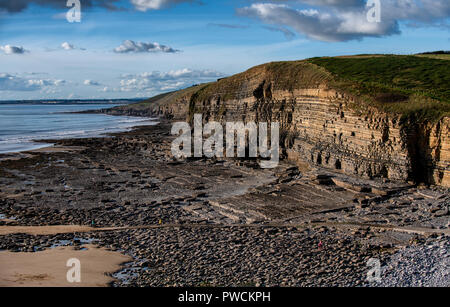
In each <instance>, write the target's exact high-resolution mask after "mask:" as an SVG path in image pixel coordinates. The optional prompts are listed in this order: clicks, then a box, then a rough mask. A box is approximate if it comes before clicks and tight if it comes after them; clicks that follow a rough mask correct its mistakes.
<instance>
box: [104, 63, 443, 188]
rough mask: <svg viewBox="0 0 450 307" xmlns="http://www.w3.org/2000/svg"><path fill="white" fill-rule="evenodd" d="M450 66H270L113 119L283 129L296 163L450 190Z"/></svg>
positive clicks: (175, 94) (287, 153) (284, 143)
mask: <svg viewBox="0 0 450 307" xmlns="http://www.w3.org/2000/svg"><path fill="white" fill-rule="evenodd" d="M449 63H450V62H448V61H447V60H438V59H429V58H420V57H414V56H362V57H350V58H347V57H346V58H321V59H310V60H304V61H294V62H276V63H268V64H264V65H260V66H256V67H254V68H251V69H249V70H248V71H246V72H243V73H241V74H237V75H234V76H231V77H228V78H224V79H221V80H218V81H217V82H213V83H209V84H204V85H199V86H195V87H191V88H188V89H184V90H181V91H177V92H172V93H168V94H163V95H160V96H156V97H154V98H152V99H150V100H148V101H144V102H142V103H140V104H137V105H131V106H126V107H122V109H121V110H116V111H108V112H118V113H126V114H130V115H160V116H165V117H168V118H172V119H182V120H192V116H193V114H194V113H202V114H203V115H204V116H203V118H204V120H205V121H210V120H216V121H220V122H224V121H237V120H242V121H244V122H246V121H257V122H258V121H278V122H280V127H281V131H280V136H281V143H282V144H281V145H282V148H283V154H284V156H285V157H286V158H288V159H291V160H294V161H307V162H309V163H313V164H317V165H321V166H323V167H326V168H332V169H336V170H340V171H342V172H344V173H347V174H354V175H359V176H363V177H371V178H372V177H383V178H389V179H393V180H412V181H415V182H425V183H428V184H437V185H442V186H446V187H450V117H449V114H450V100H449V94H450V90H449V88H448V87H449V86H448V84H450V76H449V68H450V66H449ZM371 69H375V71H370V70H371ZM427 74H432V75H427ZM447 81H448V82H447ZM143 113H145V114H143Z"/></svg>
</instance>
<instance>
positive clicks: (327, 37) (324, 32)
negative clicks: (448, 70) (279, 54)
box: [237, 0, 450, 41]
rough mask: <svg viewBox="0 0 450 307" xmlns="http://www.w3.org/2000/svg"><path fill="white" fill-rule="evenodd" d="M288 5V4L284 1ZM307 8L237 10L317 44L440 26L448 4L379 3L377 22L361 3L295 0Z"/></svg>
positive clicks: (419, 0)
mask: <svg viewBox="0 0 450 307" xmlns="http://www.w3.org/2000/svg"><path fill="white" fill-rule="evenodd" d="M284 2H289V1H284ZM290 2H296V3H298V2H301V3H304V4H307V5H309V6H311V7H310V8H308V9H297V8H294V7H291V6H289V5H286V4H274V3H254V4H252V5H250V6H248V7H244V8H239V9H237V13H238V14H239V15H241V16H247V17H252V18H256V19H259V20H261V21H262V22H264V23H266V24H270V25H275V26H283V27H289V28H291V29H293V30H295V31H296V32H297V33H300V34H303V35H305V36H307V37H309V38H312V39H316V40H321V41H348V40H354V39H362V38H364V37H379V36H386V35H393V34H399V33H400V28H399V23H400V22H406V23H414V24H415V25H416V26H417V24H421V25H440V26H442V23H446V22H448V17H449V16H450V1H448V0H383V1H381V22H370V21H369V20H368V18H367V12H368V9H369V8H368V7H366V2H367V1H365V0H343V1H338V0H298V1H290Z"/></svg>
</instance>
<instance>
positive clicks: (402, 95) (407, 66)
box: [308, 55, 450, 120]
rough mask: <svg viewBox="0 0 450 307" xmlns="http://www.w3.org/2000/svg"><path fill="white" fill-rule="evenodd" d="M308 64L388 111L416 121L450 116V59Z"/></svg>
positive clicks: (360, 59)
mask: <svg viewBox="0 0 450 307" xmlns="http://www.w3.org/2000/svg"><path fill="white" fill-rule="evenodd" d="M441 56H442V55H441ZM443 56H446V55H443ZM308 61H309V62H310V63H313V64H315V65H318V66H320V67H322V68H325V69H326V70H327V71H329V72H331V73H332V74H333V76H334V77H335V80H334V82H333V85H334V86H335V87H337V88H338V89H341V90H343V91H346V92H350V93H351V94H354V95H355V96H357V97H360V98H363V100H364V101H366V102H368V103H369V104H371V105H374V106H376V107H378V108H381V109H382V110H384V111H386V112H393V113H398V114H402V115H404V116H405V118H406V117H407V118H414V119H416V120H438V119H440V118H441V117H442V116H449V115H450V63H449V61H448V60H443V59H436V58H428V57H420V56H404V55H386V56H359V57H358V56H357V57H341V58H313V59H309V60H308Z"/></svg>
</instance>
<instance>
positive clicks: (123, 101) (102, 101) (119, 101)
mask: <svg viewBox="0 0 450 307" xmlns="http://www.w3.org/2000/svg"><path fill="white" fill-rule="evenodd" d="M141 100H143V98H130V99H33V100H31V99H30V100H0V104H38V105H68V104H80V105H82V104H87V105H92V104H114V105H118V104H130V103H135V102H138V101H141Z"/></svg>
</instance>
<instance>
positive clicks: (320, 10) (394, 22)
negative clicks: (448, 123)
mask: <svg viewBox="0 0 450 307" xmlns="http://www.w3.org/2000/svg"><path fill="white" fill-rule="evenodd" d="M366 2H367V1H366V0H341V1H338V0H291V1H280V0H272V1H261V2H260V1H252V0H235V1H234V0H223V1H221V0H215V1H207V0H203V1H201V2H200V1H185V0H119V1H106V0H97V1H95V0H81V1H80V3H81V13H82V16H81V22H79V23H77V22H74V23H70V22H68V21H67V19H66V17H65V14H66V13H67V11H68V10H69V8H68V7H66V5H65V4H66V0H16V1H9V0H7V1H5V0H0V100H9V99H54V98H55V99H56V98H62V99H65V98H83V99H89V98H134V97H150V96H153V95H156V94H158V93H161V92H164V91H169V90H174V89H178V88H182V87H186V86H190V85H192V84H195V83H201V82H208V81H211V80H215V79H217V78H219V77H223V76H227V75H231V74H234V73H238V72H241V71H243V70H245V69H247V68H249V67H251V66H254V65H257V64H261V63H265V62H270V61H279V60H297V59H304V58H308V57H314V56H334V55H344V54H359V53H401V54H411V53H417V52H422V51H431V50H449V49H450V48H449V47H450V34H449V29H450V26H449V19H450V18H449V16H450V1H448V0H380V9H381V10H380V22H373V21H372V22H369V20H367V12H368V11H369V10H370V9H371V8H372V6H367V3H366ZM105 4H109V7H108V8H105ZM373 5H375V6H376V5H377V4H376V3H375V4H373ZM111 6H113V7H111Z"/></svg>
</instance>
